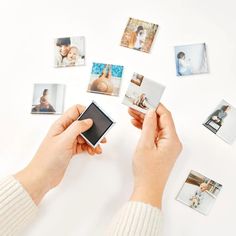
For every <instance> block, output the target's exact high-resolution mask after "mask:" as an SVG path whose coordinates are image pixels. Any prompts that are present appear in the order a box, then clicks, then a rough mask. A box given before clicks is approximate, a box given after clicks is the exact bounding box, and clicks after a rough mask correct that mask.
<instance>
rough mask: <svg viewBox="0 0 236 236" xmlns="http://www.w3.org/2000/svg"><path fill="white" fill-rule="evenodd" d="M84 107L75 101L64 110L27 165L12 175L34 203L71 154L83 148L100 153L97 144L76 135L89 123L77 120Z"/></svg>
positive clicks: (61, 173)
mask: <svg viewBox="0 0 236 236" xmlns="http://www.w3.org/2000/svg"><path fill="white" fill-rule="evenodd" d="M84 110H85V107H83V106H81V105H75V106H73V107H71V108H70V109H69V110H68V111H67V112H65V113H64V114H63V115H62V116H61V117H60V118H59V119H58V120H57V121H56V122H55V123H54V124H53V125H52V126H51V128H50V129H49V131H48V134H47V135H46V137H45V139H44V140H43V142H42V144H41V145H40V147H39V149H38V151H37V153H36V154H35V156H34V158H33V159H32V161H31V162H30V163H29V165H28V166H27V167H26V168H25V169H23V170H22V171H20V172H18V173H17V174H16V175H15V178H16V179H18V180H19V182H20V183H21V184H22V185H23V186H24V187H25V189H26V190H27V191H28V193H29V194H30V196H31V197H32V199H33V200H34V202H35V203H36V204H38V203H39V202H40V201H41V199H42V198H43V196H44V195H45V193H46V192H48V191H49V190H50V189H52V188H54V187H56V186H57V185H58V184H59V183H60V182H61V180H62V178H63V176H64V174H65V171H66V169H67V167H68V165H69V162H70V160H71V158H72V157H73V156H74V155H76V154H80V153H81V152H84V151H85V152H87V153H88V154H90V155H94V154H101V153H102V148H101V147H100V145H98V146H97V147H96V148H95V149H94V148H92V147H91V146H89V145H88V144H87V143H86V141H85V140H84V139H83V138H82V137H81V136H80V134H81V133H83V132H85V131H86V130H88V129H89V128H91V126H92V124H93V121H92V120H91V119H86V120H82V121H78V117H79V115H80V114H81V113H82V112H83V111H84ZM105 142H106V139H103V140H102V143H105Z"/></svg>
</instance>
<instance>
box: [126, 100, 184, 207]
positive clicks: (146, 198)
mask: <svg viewBox="0 0 236 236" xmlns="http://www.w3.org/2000/svg"><path fill="white" fill-rule="evenodd" d="M129 114H130V115H131V116H132V117H133V119H132V121H131V122H132V124H133V125H134V126H135V127H137V128H140V129H142V133H141V137H140V139H139V142H138V145H137V147H136V151H135V153H134V158H133V172H134V191H133V195H132V197H131V200H132V201H142V202H145V203H148V204H151V205H153V206H156V207H159V208H160V207H161V200H162V195H163V191H164V187H165V184H166V182H167V180H168V177H169V174H170V172H171V169H172V167H173V166H174V164H175V161H176V159H177V157H178V155H179V154H180V152H181V150H182V144H181V142H180V140H179V138H178V135H177V133H176V130H175V125H174V122H173V119H172V116H171V113H170V112H169V111H168V110H167V109H166V108H165V107H164V106H163V105H162V104H160V105H159V106H158V108H157V110H156V111H155V110H149V111H148V112H147V114H146V115H144V114H142V113H140V112H138V111H135V110H134V109H132V108H129Z"/></svg>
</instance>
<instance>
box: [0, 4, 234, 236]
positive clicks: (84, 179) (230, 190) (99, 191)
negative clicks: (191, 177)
mask: <svg viewBox="0 0 236 236" xmlns="http://www.w3.org/2000/svg"><path fill="white" fill-rule="evenodd" d="M235 7H236V3H235V1H234V0H226V1H223V2H222V1H215V0H204V1H203V0H202V1H201V0H200V1H196V0H146V1H142V0H130V1H124V0H120V1H117V2H111V1H105V0H101V1H92V0H87V1H78V0H68V1H62V0H57V1H55V0H51V1H46V0H42V1H30V0H22V1H16V0H8V1H2V2H1V15H0V29H1V37H0V46H1V50H0V52H1V57H0V65H1V68H0V71H1V74H0V78H1V86H0V101H2V102H1V118H0V120H1V122H0V130H1V132H0V176H5V175H7V174H9V173H15V172H16V171H17V170H19V169H20V168H22V167H24V166H25V165H26V163H28V162H29V160H30V159H31V158H32V157H33V155H34V153H35V151H36V149H37V148H38V146H39V144H40V142H41V140H42V138H43V137H44V135H45V134H46V132H47V130H48V128H49V127H50V125H51V124H52V122H53V121H54V120H56V119H57V118H58V116H33V115H30V114H29V111H30V109H31V104H32V94H33V83H59V84H60V83H63V84H67V90H66V100H65V107H66V108H68V107H70V106H71V105H72V104H75V103H82V104H85V105H86V104H88V103H89V101H90V100H92V99H94V100H96V101H97V102H98V103H99V104H100V105H101V106H102V107H103V108H104V109H105V110H107V111H108V112H109V114H110V116H111V117H113V118H114V119H115V120H116V121H117V124H116V125H115V127H114V128H113V129H112V130H111V132H110V133H109V134H108V137H107V138H108V144H107V145H106V146H104V154H102V155H101V156H99V157H97V158H96V157H95V158H90V157H87V156H86V155H81V156H80V157H78V158H75V159H73V160H72V162H71V165H70V166H69V168H68V171H67V173H66V176H65V178H64V180H63V182H62V183H61V185H60V186H59V187H58V188H57V189H55V190H54V191H52V192H51V193H49V194H48V195H47V197H46V198H45V199H44V201H43V202H42V204H41V205H40V209H39V214H38V216H37V218H36V219H35V220H34V222H33V223H32V225H31V226H30V227H29V228H28V229H27V230H26V232H24V233H23V235H26V236H29V235H30V236H39V235H40V236H41V235H57V236H65V235H69V236H74V235H82V236H87V235H88V236H93V235H97V236H99V235H102V232H103V231H104V230H105V228H106V227H107V225H108V223H109V222H110V220H111V218H112V216H113V215H114V214H115V212H116V211H117V210H118V209H119V208H120V207H121V206H122V204H123V203H124V202H125V201H127V199H129V196H130V194H131V192H132V171H131V158H132V154H133V151H134V148H135V145H136V142H137V140H138V137H139V134H140V133H139V131H138V130H136V129H135V128H133V127H132V126H131V125H130V121H129V120H130V117H129V116H128V114H127V108H126V107H125V106H124V105H122V104H121V101H122V99H123V95H124V94H125V90H126V88H127V85H128V83H129V82H130V79H131V77H132V75H133V73H134V72H137V73H140V74H142V75H144V76H146V77H147V78H150V79H153V80H156V81H158V82H160V83H161V84H164V85H166V90H165V92H164V95H163V97H162V102H163V103H164V104H165V105H166V106H167V107H168V108H169V109H170V110H171V111H172V113H173V117H174V119H175V122H176V127H177V130H178V133H179V135H180V137H181V140H182V142H183V144H184V150H183V153H182V154H181V156H180V157H179V159H178V161H177V164H176V166H175V168H174V170H173V172H172V174H171V177H170V179H169V183H168V185H167V187H166V192H165V197H164V201H163V214H164V225H163V226H164V230H163V235H164V236H199V235H207V236H208V235H214V236H222V235H235V234H236V229H235V212H236V203H235V199H236V190H235V179H236V172H235V166H236V157H235V153H236V146H235V144H234V145H233V146H229V145H228V144H226V143H224V142H223V141H222V140H221V139H219V138H218V137H216V136H215V135H214V134H212V133H211V132H210V131H209V130H207V129H206V128H205V127H203V126H202V122H203V121H204V120H205V119H206V117H207V116H208V115H209V111H212V110H213V109H214V108H215V106H216V105H217V103H218V102H219V101H220V100H221V99H223V98H224V99H225V100H226V101H228V102H229V103H230V104H232V105H234V106H236V93H235V86H236V82H235V81H236V80H235V78H236V72H235V68H236V60H235V53H236V43H235V42H236V27H235V22H236V14H235ZM130 16H132V17H136V18H140V19H144V20H146V21H150V22H153V23H157V24H159V25H160V27H159V29H158V34H157V37H156V40H155V44H154V46H153V48H152V53H151V54H150V55H149V54H145V53H140V52H137V51H134V50H129V49H127V48H123V47H120V46H119V44H120V40H121V36H122V33H123V31H124V29H125V24H126V23H127V21H128V18H129V17H130ZM77 35H84V36H86V58H87V59H86V64H87V66H86V67H73V68H60V69H55V68H54V67H53V61H54V57H53V51H54V49H53V42H54V38H57V37H62V36H77ZM199 42H206V44H207V52H208V57H209V60H208V61H209V67H210V74H204V75H200V76H193V77H184V78H177V77H176V75H175V74H176V72H175V58H174V56H175V55H174V48H173V47H174V46H175V45H184V44H189V43H190V44H191V43H199ZM93 61H95V62H100V61H101V62H107V63H108V62H110V63H112V64H117V65H124V66H125V70H124V75H123V78H124V79H123V81H122V91H121V94H120V97H110V96H109V97H108V96H103V95H95V94H91V93H86V89H87V86H88V83H89V79H90V72H91V66H92V62H93ZM124 131H125V132H124ZM192 169H193V170H196V171H198V172H200V173H202V174H203V175H205V176H207V177H209V178H211V179H214V180H215V181H217V182H219V183H221V184H223V188H222V191H221V192H220V194H219V196H218V198H217V200H216V204H215V206H214V207H213V209H212V211H211V213H210V214H209V216H207V217H205V216H202V215H201V214H198V213H197V212H194V211H193V210H192V209H189V208H188V207H186V206H184V205H182V204H181V203H179V202H177V201H176V200H174V199H175V197H176V195H177V193H178V191H179V189H180V188H181V186H182V184H183V183H184V181H185V179H186V177H187V176H188V174H189V172H190V170H192Z"/></svg>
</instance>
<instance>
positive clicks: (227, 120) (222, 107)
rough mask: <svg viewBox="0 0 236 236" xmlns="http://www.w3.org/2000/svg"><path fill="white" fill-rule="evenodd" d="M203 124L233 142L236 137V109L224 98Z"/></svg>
mask: <svg viewBox="0 0 236 236" xmlns="http://www.w3.org/2000/svg"><path fill="white" fill-rule="evenodd" d="M203 125H204V126H205V127H206V128H207V129H209V130H210V131H211V132H213V133H214V134H216V135H217V136H218V137H220V138H221V139H223V140H224V141H225V142H227V143H229V144H232V143H233V142H234V140H235V139H236V109H235V108H234V107H233V106H231V105H230V104H229V103H227V102H226V101H224V100H222V101H221V102H220V104H219V105H218V106H217V107H216V108H215V109H214V111H213V112H212V113H211V114H210V115H209V116H208V117H207V119H206V120H205V122H204V123H203Z"/></svg>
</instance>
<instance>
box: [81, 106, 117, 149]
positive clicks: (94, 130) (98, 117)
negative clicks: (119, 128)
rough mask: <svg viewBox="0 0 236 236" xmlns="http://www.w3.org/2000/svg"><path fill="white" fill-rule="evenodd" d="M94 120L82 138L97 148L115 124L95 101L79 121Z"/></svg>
mask: <svg viewBox="0 0 236 236" xmlns="http://www.w3.org/2000/svg"><path fill="white" fill-rule="evenodd" d="M84 119H92V120H93V125H92V127H91V128H90V129H89V130H87V131H85V132H83V133H82V134H81V136H82V137H83V138H84V139H85V140H86V141H87V143H89V144H90V145H91V146H92V147H93V148H95V147H96V146H97V145H98V144H99V143H100V141H101V140H102V139H103V138H104V136H105V135H106V134H107V132H108V131H109V130H110V129H111V128H112V126H113V125H114V124H115V122H114V121H113V120H112V119H111V118H110V117H109V116H108V115H107V114H106V113H105V112H104V111H103V110H102V109H101V107H99V106H98V104H97V103H95V102H94V101H93V102H92V103H91V104H90V105H89V106H88V107H87V108H86V110H85V111H84V112H83V113H82V114H81V115H80V117H79V118H78V120H84Z"/></svg>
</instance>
